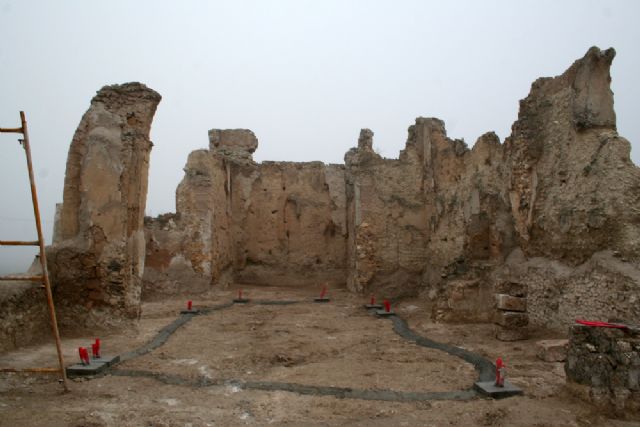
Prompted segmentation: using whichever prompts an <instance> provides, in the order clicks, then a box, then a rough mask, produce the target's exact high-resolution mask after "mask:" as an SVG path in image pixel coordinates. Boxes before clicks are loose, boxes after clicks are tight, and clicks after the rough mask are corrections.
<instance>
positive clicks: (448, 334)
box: [0, 287, 633, 426]
mask: <svg viewBox="0 0 640 427" xmlns="http://www.w3.org/2000/svg"><path fill="white" fill-rule="evenodd" d="M235 292H236V291H235V289H231V290H228V291H216V292H214V293H211V294H209V295H207V296H206V297H203V298H200V299H197V298H196V297H191V299H193V300H194V305H195V306H196V307H198V306H200V307H205V306H206V307H210V309H209V310H205V312H204V313H203V314H202V315H198V316H190V315H187V316H184V315H183V316H180V315H179V311H180V309H181V308H183V305H184V303H185V301H186V299H187V298H184V301H183V299H177V298H174V299H171V300H168V301H162V302H153V303H147V304H145V306H144V310H143V316H142V319H141V321H140V324H139V326H138V329H137V330H128V331H123V332H121V333H118V334H113V335H111V336H104V337H102V341H103V347H104V349H105V351H108V352H109V353H118V354H122V355H123V356H124V357H123V358H124V359H126V360H125V361H123V362H122V363H120V364H119V365H118V366H117V367H116V368H114V369H113V370H112V371H110V372H109V373H108V374H107V375H105V376H100V377H96V378H92V379H76V380H74V381H72V382H71V386H72V393H69V394H62V393H61V392H60V386H59V385H58V384H57V383H56V380H55V378H54V377H52V376H50V377H46V376H26V375H18V374H3V376H2V377H0V425H7V426H9V425H11V426H15V425H29V426H40V425H42V426H45V425H46V426H58V425H60V426H68V425H70V426H112V425H113V426H137V425H152V426H186V425H191V426H213V425H266V424H272V425H374V426H375V425H532V426H534V425H535V426H545V425H548V426H551V425H554V426H555V425H621V426H622V425H633V424H627V423H625V422H624V421H614V420H610V419H606V418H605V417H604V416H603V415H600V414H597V413H596V412H593V410H592V409H591V408H589V406H588V405H585V404H583V403H581V402H580V401H577V400H574V399H573V398H571V397H570V396H569V395H567V394H566V393H565V392H564V390H563V387H562V384H563V383H564V378H563V373H562V365H561V364H553V363H545V362H541V361H539V360H537V359H536V358H535V356H534V349H533V347H534V346H533V345H532V343H531V342H521V343H500V342H497V341H495V340H493V339H492V338H491V329H492V328H491V326H490V325H439V324H434V323H432V322H431V321H430V320H429V313H428V312H427V310H425V309H424V307H422V306H421V305H422V304H421V303H419V302H417V301H404V302H403V303H401V304H399V305H398V306H397V307H394V308H395V311H396V312H397V313H398V315H399V317H398V318H396V319H393V318H392V319H380V318H377V317H375V316H374V315H373V314H372V313H370V312H367V310H365V309H364V308H362V304H363V303H364V301H363V300H362V299H361V298H359V297H357V296H354V295H351V294H349V293H347V292H344V291H337V290H334V291H332V292H331V298H332V301H331V302H330V303H329V304H314V303H312V302H310V301H311V300H312V299H313V297H314V296H315V295H313V294H312V291H309V290H297V289H293V288H266V287H262V288H251V289H246V288H245V293H248V296H249V297H250V298H251V299H252V302H250V303H249V304H246V305H230V304H229V305H228V306H227V304H228V303H229V302H230V301H231V299H232V298H233V297H234V295H235ZM260 300H262V301H264V300H270V301H284V300H297V301H299V302H298V303H296V304H277V305H274V304H258V303H257V302H258V301H260ZM212 307H216V308H217V309H211V308H212ZM401 318H403V319H406V320H407V322H406V323H405V322H404V321H402V320H400V319H401ZM176 319H185V321H184V322H180V321H178V323H180V324H179V325H177V327H176V328H175V331H174V332H173V333H171V334H163V332H162V331H167V329H166V327H167V325H171V324H175V322H176ZM163 328H165V329H163ZM159 332H160V333H159ZM412 334H413V335H412ZM402 335H403V336H402ZM159 337H160V338H161V339H160V338H159ZM421 337H427V338H430V339H432V340H434V341H433V342H435V343H436V344H437V343H444V346H445V347H446V348H444V349H445V350H447V349H448V350H449V351H451V350H452V349H453V350H454V351H458V352H459V353H460V352H461V353H462V356H461V357H462V358H461V357H456V356H452V355H450V354H448V353H446V352H445V351H441V350H438V349H434V348H428V347H425V346H424V345H425V342H424V340H425V339H424V338H421ZM92 338H93V337H82V338H76V339H64V347H65V353H66V354H67V359H68V361H69V362H71V361H75V358H76V356H75V349H76V348H77V346H78V345H80V344H86V343H88V342H90V341H91V340H92ZM421 340H422V341H421ZM426 341H428V342H427V344H429V343H431V344H432V343H433V342H431V341H429V340H428V339H426ZM419 344H420V345H419ZM456 349H457V350H456ZM53 355H54V353H53V351H52V348H51V345H48V346H36V347H31V348H27V349H23V350H21V351H20V352H12V353H9V354H5V355H2V356H0V366H14V367H20V366H43V364H47V363H48V364H50V365H52V366H53V363H54V360H55V359H54V358H53V357H52V356H53ZM465 355H466V356H465ZM474 355H475V356H478V358H479V359H482V357H484V358H485V359H484V360H493V359H495V358H496V357H498V356H501V357H503V358H505V359H506V360H507V363H508V365H509V366H510V371H509V377H510V380H511V381H512V382H513V383H514V384H516V385H518V386H520V387H522V388H523V389H524V390H525V393H526V394H525V395H524V396H519V397H512V398H509V399H505V400H500V401H494V400H490V399H484V398H481V397H480V396H477V395H475V394H473V393H468V392H467V391H465V390H468V389H470V388H471V387H472V385H473V382H474V381H476V380H478V378H479V377H480V376H481V374H482V369H474V366H473V365H472V364H471V363H468V362H467V361H465V360H463V359H464V357H467V358H468V357H472V359H468V360H469V361H471V362H472V363H476V364H477V360H476V359H473V357H475V356H474ZM476 368H478V367H477V366H476ZM480 368H482V366H480ZM484 368H486V366H485V367H484ZM485 371H486V369H485ZM485 375H486V372H485ZM447 393H449V394H447Z"/></svg>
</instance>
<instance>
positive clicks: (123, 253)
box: [47, 83, 161, 327]
mask: <svg viewBox="0 0 640 427" xmlns="http://www.w3.org/2000/svg"><path fill="white" fill-rule="evenodd" d="M160 99H161V97H160V95H159V94H158V93H156V92H155V91H153V90H151V89H149V88H147V87H146V86H144V85H142V84H140V83H127V84H123V85H113V86H105V87H103V88H102V89H101V90H100V91H98V93H97V94H96V96H95V97H94V98H93V99H92V100H91V106H90V107H89V110H88V111H87V112H86V113H85V114H84V116H83V117H82V120H81V122H80V125H79V126H78V129H77V131H76V133H75V135H74V137H73V140H72V142H71V146H70V148H69V156H68V158H67V170H66V175H65V183H64V199H63V204H62V208H61V209H60V212H59V215H57V220H58V223H57V224H56V240H55V241H54V242H53V245H52V246H50V247H48V248H47V258H48V264H49V266H48V267H49V271H50V274H51V281H52V283H53V286H54V298H55V301H56V308H57V309H58V311H59V313H60V314H59V319H60V320H61V324H62V325H63V326H66V327H76V326H84V325H103V326H105V325H108V324H109V323H110V322H117V321H118V320H120V319H126V318H136V317H138V315H139V312H140V293H141V289H142V285H141V280H142V273H143V270H144V259H145V238H144V230H143V218H144V210H145V205H146V196H147V177H148V169H149V155H150V152H151V147H152V145H153V144H152V143H151V141H150V139H149V131H150V127H151V122H152V120H153V116H154V114H155V111H156V107H157V105H158V103H159V102H160Z"/></svg>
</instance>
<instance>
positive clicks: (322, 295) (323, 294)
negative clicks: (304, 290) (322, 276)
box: [320, 285, 327, 298]
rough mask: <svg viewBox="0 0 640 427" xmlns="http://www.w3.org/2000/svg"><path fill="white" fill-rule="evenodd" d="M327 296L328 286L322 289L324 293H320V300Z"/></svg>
mask: <svg viewBox="0 0 640 427" xmlns="http://www.w3.org/2000/svg"><path fill="white" fill-rule="evenodd" d="M325 295H327V286H326V285H325V286H323V287H322V291H321V292H320V298H324V297H325Z"/></svg>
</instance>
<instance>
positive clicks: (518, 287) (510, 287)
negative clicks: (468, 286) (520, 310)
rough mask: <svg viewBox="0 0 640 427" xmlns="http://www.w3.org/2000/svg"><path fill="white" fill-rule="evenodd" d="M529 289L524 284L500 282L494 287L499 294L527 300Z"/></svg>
mask: <svg viewBox="0 0 640 427" xmlns="http://www.w3.org/2000/svg"><path fill="white" fill-rule="evenodd" d="M528 288H529V287H528V286H527V285H526V284H524V283H516V282H499V283H496V284H495V286H494V291H495V293H497V294H506V295H511V296H512V297H519V298H525V297H526V296H527V294H528V291H529V289H528Z"/></svg>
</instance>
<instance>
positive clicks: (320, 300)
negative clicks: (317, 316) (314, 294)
mask: <svg viewBox="0 0 640 427" xmlns="http://www.w3.org/2000/svg"><path fill="white" fill-rule="evenodd" d="M329 301H331V300H330V299H329V298H327V297H322V298H314V299H313V302H329Z"/></svg>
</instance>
